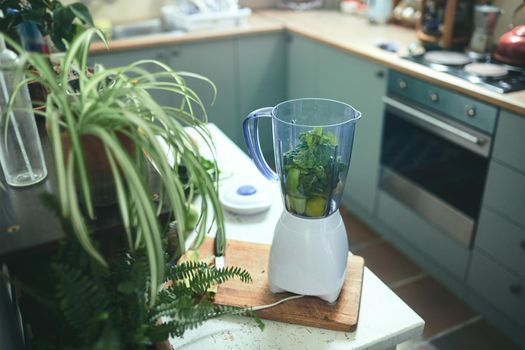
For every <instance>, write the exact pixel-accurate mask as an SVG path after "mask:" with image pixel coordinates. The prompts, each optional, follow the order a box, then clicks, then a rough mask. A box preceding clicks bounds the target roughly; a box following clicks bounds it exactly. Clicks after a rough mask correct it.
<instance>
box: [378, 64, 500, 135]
mask: <svg viewBox="0 0 525 350" xmlns="http://www.w3.org/2000/svg"><path fill="white" fill-rule="evenodd" d="M429 86H430V85H429V83H427V82H423V81H421V80H419V79H416V78H412V77H410V76H408V75H405V74H401V73H398V72H395V71H390V73H389V75H388V94H389V95H391V94H393V95H397V96H399V97H401V98H406V99H410V100H411V101H416V102H417V103H419V104H420V105H422V106H424V107H426V108H429V109H431V110H435V111H437V112H439V113H440V114H446V115H447V116H449V117H450V118H452V119H455V120H457V121H460V122H462V123H465V124H468V125H470V126H472V127H474V128H476V129H479V130H481V131H484V132H486V133H488V134H492V133H493V132H494V130H495V127H496V121H497V115H498V109H497V108H496V107H494V106H492V105H489V104H487V103H484V102H481V101H478V100H475V99H473V98H470V97H467V96H465V95H462V94H460V93H458V92H453V91H450V90H447V89H444V88H441V87H437V86H431V87H429Z"/></svg>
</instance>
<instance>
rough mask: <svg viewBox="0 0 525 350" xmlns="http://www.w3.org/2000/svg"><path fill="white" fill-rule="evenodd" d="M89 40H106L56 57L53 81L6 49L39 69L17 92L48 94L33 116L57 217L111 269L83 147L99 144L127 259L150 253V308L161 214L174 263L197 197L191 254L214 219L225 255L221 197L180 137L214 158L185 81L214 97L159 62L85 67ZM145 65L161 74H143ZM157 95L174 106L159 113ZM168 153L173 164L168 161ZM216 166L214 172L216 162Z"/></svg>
mask: <svg viewBox="0 0 525 350" xmlns="http://www.w3.org/2000/svg"><path fill="white" fill-rule="evenodd" d="M94 36H100V37H101V38H102V39H103V34H102V33H101V32H100V31H99V30H97V29H94V28H90V29H87V30H86V31H84V32H83V33H81V34H80V35H79V36H78V37H76V38H75V39H74V40H73V41H72V42H71V43H70V45H69V47H68V50H67V51H66V53H65V54H64V55H63V56H61V57H60V58H59V65H58V66H59V72H58V73H57V72H56V69H53V67H52V66H51V64H50V62H49V59H48V57H45V56H43V55H41V54H38V53H29V52H25V51H24V50H22V49H20V48H19V47H17V45H16V44H15V43H14V42H11V44H12V45H13V47H16V49H17V51H19V56H20V62H21V64H22V65H27V64H30V65H31V66H32V67H34V70H35V73H34V74H33V73H31V72H26V73H25V74H26V75H28V76H27V79H23V80H21V82H20V85H19V86H22V85H23V84H24V83H27V82H28V81H37V82H38V83H40V84H42V85H43V86H45V88H46V89H47V90H48V91H49V95H48V96H47V100H46V101H45V111H43V112H42V111H36V112H35V113H38V114H41V115H43V116H44V117H45V118H46V123H47V125H48V138H49V143H50V147H51V149H52V153H53V158H54V164H55V172H56V177H57V188H58V193H57V196H58V198H59V201H58V202H59V207H60V213H61V216H62V217H63V218H65V219H67V220H69V221H70V222H71V225H72V228H73V231H74V234H75V236H76V238H77V240H78V241H79V243H80V244H81V246H82V247H83V249H85V251H86V252H87V253H88V254H89V255H90V256H91V257H93V258H94V259H95V260H96V261H98V262H99V263H100V264H102V265H104V266H107V259H106V257H105V256H104V255H103V254H102V253H101V252H100V251H99V250H98V249H97V248H95V247H96V245H95V244H94V242H93V237H92V236H91V235H90V233H89V229H88V226H89V223H90V220H94V219H96V208H95V206H94V204H93V200H92V185H93V183H92V182H93V180H92V179H93V178H94V177H93V176H90V174H89V169H88V166H87V165H86V153H85V152H86V151H85V150H84V147H83V139H84V138H85V137H90V138H95V139H97V140H98V141H99V142H100V143H101V144H102V146H103V150H104V153H105V155H106V157H107V161H108V163H109V165H110V168H111V174H112V177H113V179H114V183H115V189H116V197H117V205H118V208H119V212H120V216H121V220H122V224H123V227H124V228H125V232H126V240H127V246H128V247H127V249H129V251H130V252H131V253H133V252H135V251H137V250H144V251H145V252H146V256H147V261H148V266H149V274H150V281H151V283H150V293H149V294H150V297H149V302H150V304H151V305H152V304H153V303H155V296H156V295H157V292H158V288H159V286H160V285H161V283H162V282H164V266H165V261H164V253H163V246H162V239H163V238H164V237H163V231H162V229H161V223H160V222H159V218H158V216H159V215H158V214H159V213H160V211H161V209H162V208H166V207H168V208H169V210H170V211H171V213H172V215H173V217H174V218H176V220H177V234H178V242H179V244H178V247H179V251H178V255H181V254H183V252H184V246H185V245H184V244H183V242H184V240H185V237H184V232H185V227H186V222H185V221H186V215H187V213H188V211H189V209H190V204H191V202H192V201H193V199H194V195H195V193H197V192H198V193H199V194H200V195H201V196H202V201H201V204H200V213H201V214H200V219H199V221H198V224H197V227H196V232H197V234H196V239H195V240H194V241H193V245H192V248H197V247H199V246H200V245H201V243H202V242H203V239H204V236H205V234H206V232H207V231H208V230H209V229H210V226H211V225H210V221H212V220H211V218H210V217H209V216H210V215H212V216H213V221H214V223H215V224H216V229H217V233H216V234H217V237H218V239H217V240H218V244H219V249H222V247H224V241H225V236H224V217H223V213H222V210H221V207H220V204H219V200H218V196H217V190H216V189H217V183H216V181H217V179H213V178H212V177H211V175H210V173H209V172H208V171H207V169H206V168H205V166H204V165H203V164H202V163H201V162H200V161H199V159H200V157H199V150H198V149H197V148H196V146H195V145H194V142H192V140H191V139H190V137H189V135H188V133H187V132H186V130H185V127H190V128H193V129H194V130H195V131H196V132H197V133H198V135H200V137H201V138H202V139H203V140H204V141H205V144H206V146H207V147H209V148H210V150H211V151H212V154H214V155H215V150H214V145H213V142H212V140H211V137H210V134H209V132H208V131H207V129H206V126H205V123H206V122H207V117H206V112H205V108H204V105H203V102H202V101H201V99H200V98H199V96H197V94H196V93H195V92H194V91H193V90H192V89H191V88H189V87H188V85H186V81H187V80H191V79H199V80H204V81H206V82H208V83H209V84H210V88H211V89H213V91H214V92H215V86H214V85H213V83H212V82H211V81H209V80H208V79H206V78H204V77H202V76H199V75H197V74H193V73H189V72H175V71H173V70H172V69H171V68H170V67H169V66H167V65H165V64H163V63H161V62H158V61H155V60H142V61H137V62H135V63H132V64H130V65H126V66H122V67H117V68H105V67H103V66H100V65H95V66H94V67H93V68H92V69H89V68H88V66H87V60H88V52H89V45H90V42H91V40H92V38H93V37H94ZM151 65H153V66H156V67H158V68H159V71H157V70H156V71H155V72H151V71H150V70H147V69H146V68H145V67H146V66H149V67H151ZM72 73H73V74H72ZM72 75H73V76H75V77H76V78H77V79H78V84H75V85H76V87H73V84H70V77H71V76H72ZM155 90H163V91H167V92H169V93H172V94H173V96H174V98H173V100H174V101H177V100H180V103H178V104H177V105H173V106H161V105H159V104H158V103H157V102H156V101H155V100H154V99H153V98H152V96H151V94H150V93H151V92H153V91H155ZM122 137H124V138H126V139H129V140H131V141H132V143H133V145H134V149H135V151H133V152H130V151H129V149H126V147H125V146H124V145H123V143H122V142H121V141H120V140H121V139H122ZM64 139H67V140H68V143H69V145H70V148H69V150H67V149H65V147H64V142H63V140H64ZM166 150H169V152H166ZM167 153H169V154H170V156H172V158H171V159H172V161H171V162H170V158H169V157H168V154H167ZM173 160H174V163H175V164H173ZM148 162H149V163H150V164H151V165H152V167H153V168H154V169H155V170H156V171H157V172H158V174H159V179H160V182H161V188H162V190H161V192H160V199H161V200H160V201H159V202H155V201H154V200H153V199H152V196H151V193H150V190H149V187H148V179H147V174H146V171H145V169H146V168H147V167H146V163H148ZM180 165H183V166H184V167H185V171H186V173H187V175H188V176H187V180H186V181H182V180H181V177H180V176H179V170H178V169H179V168H180ZM213 167H214V170H215V172H217V165H216V163H215V162H213Z"/></svg>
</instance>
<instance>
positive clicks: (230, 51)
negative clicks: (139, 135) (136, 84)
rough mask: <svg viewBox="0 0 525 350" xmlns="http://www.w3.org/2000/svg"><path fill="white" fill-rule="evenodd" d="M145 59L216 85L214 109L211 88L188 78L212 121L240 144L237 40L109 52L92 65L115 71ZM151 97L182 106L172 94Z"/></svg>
mask: <svg viewBox="0 0 525 350" xmlns="http://www.w3.org/2000/svg"><path fill="white" fill-rule="evenodd" d="M141 59H155V60H158V61H160V62H162V63H165V64H167V65H169V66H171V67H172V68H173V69H175V70H176V71H187V72H192V73H197V74H200V75H203V76H205V77H207V78H209V79H210V80H211V81H213V83H214V84H215V85H216V87H217V97H216V100H215V102H214V104H213V105H211V103H212V102H213V88H212V87H211V85H210V84H208V83H206V82H204V81H202V80H199V79H195V78H191V77H188V78H186V83H187V84H188V86H189V87H190V88H191V89H193V90H195V92H196V93H197V94H198V95H199V97H200V98H201V100H202V102H203V104H204V107H205V108H206V112H207V115H208V118H209V121H210V122H214V123H217V125H219V126H220V127H221V129H222V130H224V132H225V133H226V134H227V135H228V136H229V137H231V138H232V140H234V141H235V142H236V143H237V142H239V141H240V139H239V135H238V128H239V123H238V121H239V118H238V115H239V114H238V108H237V96H236V81H235V77H236V72H235V61H236V54H235V41H234V40H233V39H226V40H214V41H209V42H196V43H189V44H182V45H175V46H163V47H155V48H150V49H137V50H130V51H120V52H108V53H104V54H97V55H94V56H92V57H91V63H101V64H103V65H104V66H106V67H115V66H122V65H125V64H129V63H131V62H134V61H136V60H141ZM147 68H149V69H152V71H160V70H161V68H157V67H154V66H153V65H147ZM151 94H152V96H153V97H154V98H155V100H156V101H157V102H159V103H160V104H161V105H166V106H177V105H178V104H179V103H180V99H178V98H176V97H174V95H173V93H170V92H164V91H152V92H151ZM201 115H202V114H201Z"/></svg>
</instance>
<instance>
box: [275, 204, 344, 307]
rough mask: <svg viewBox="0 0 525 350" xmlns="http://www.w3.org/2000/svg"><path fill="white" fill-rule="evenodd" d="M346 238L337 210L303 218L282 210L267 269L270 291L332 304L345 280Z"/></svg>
mask: <svg viewBox="0 0 525 350" xmlns="http://www.w3.org/2000/svg"><path fill="white" fill-rule="evenodd" d="M347 259H348V238H347V235H346V230H345V226H344V224H343V219H342V218H341V215H340V214H339V211H337V212H335V213H333V214H332V215H330V216H329V217H327V218H322V219H303V218H299V217H297V216H294V215H292V214H290V213H288V212H287V211H286V210H284V211H283V213H282V214H281V217H280V218H279V221H278V222H277V225H276V227H275V234H274V237H273V242H272V248H271V251H270V260H269V267H268V275H269V284H270V290H271V291H272V292H273V293H279V292H285V291H286V292H292V293H296V294H303V295H309V296H316V297H319V298H321V299H323V300H326V301H328V302H329V303H333V302H335V301H336V300H337V298H338V296H339V293H340V291H341V288H342V287H343V283H344V280H345V273H346V263H347Z"/></svg>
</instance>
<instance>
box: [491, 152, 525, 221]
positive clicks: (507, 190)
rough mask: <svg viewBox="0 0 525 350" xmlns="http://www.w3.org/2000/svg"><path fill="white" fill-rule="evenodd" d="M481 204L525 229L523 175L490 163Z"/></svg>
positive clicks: (495, 163)
mask: <svg viewBox="0 0 525 350" xmlns="http://www.w3.org/2000/svg"><path fill="white" fill-rule="evenodd" d="M483 204H484V205H486V206H488V207H490V208H491V209H494V210H495V211H496V212H497V213H499V214H501V215H503V216H504V217H506V218H508V219H511V220H512V221H514V222H515V223H517V224H518V225H520V226H523V227H525V175H523V174H522V173H520V172H518V171H515V170H513V169H511V168H508V167H506V166H504V165H502V164H500V163H498V162H494V161H491V162H490V167H489V174H488V177H487V183H486V186H485V197H484V198H483Z"/></svg>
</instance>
